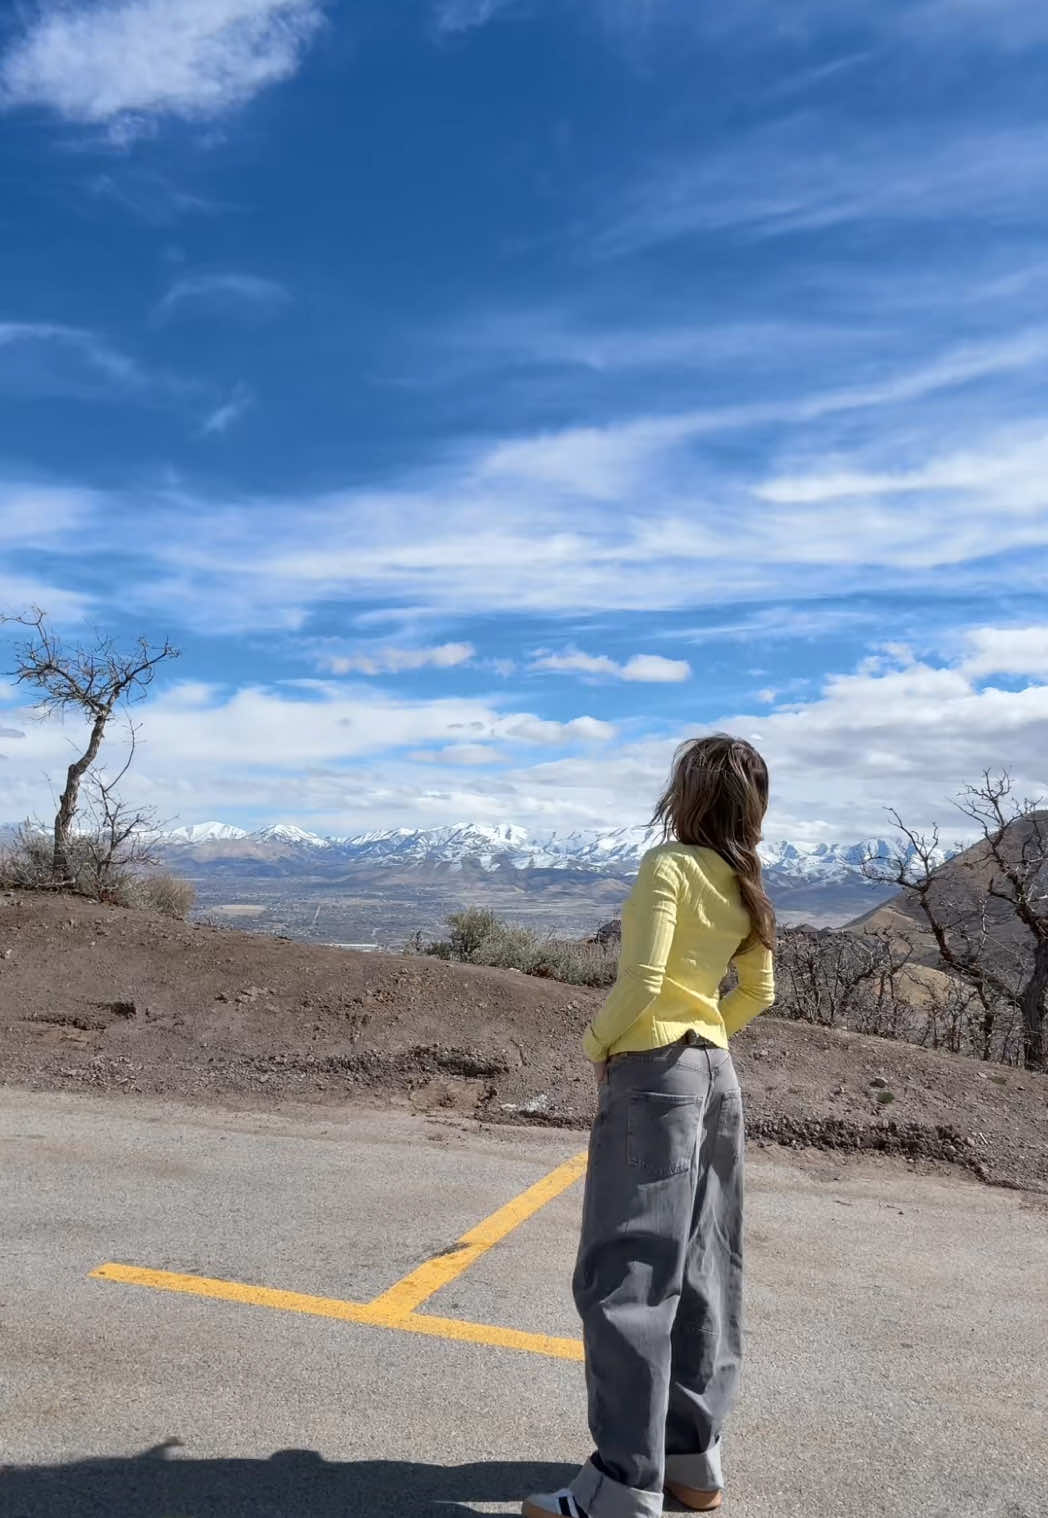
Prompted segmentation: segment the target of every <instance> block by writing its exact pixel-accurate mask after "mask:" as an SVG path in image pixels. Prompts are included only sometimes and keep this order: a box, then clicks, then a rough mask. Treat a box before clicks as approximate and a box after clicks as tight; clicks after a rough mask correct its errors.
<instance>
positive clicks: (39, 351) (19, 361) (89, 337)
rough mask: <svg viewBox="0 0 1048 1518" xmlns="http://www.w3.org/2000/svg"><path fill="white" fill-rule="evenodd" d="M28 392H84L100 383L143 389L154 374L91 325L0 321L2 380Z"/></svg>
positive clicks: (0, 370)
mask: <svg viewBox="0 0 1048 1518" xmlns="http://www.w3.org/2000/svg"><path fill="white" fill-rule="evenodd" d="M5 376H6V378H7V381H8V383H9V384H15V385H17V387H18V388H19V390H21V391H22V392H23V393H25V392H26V391H27V390H28V391H35V392H37V393H44V394H70V393H71V394H83V393H84V392H85V390H86V391H90V390H93V389H97V388H98V386H99V385H100V384H104V385H106V386H107V387H112V386H116V387H118V388H119V389H121V390H125V391H135V390H143V389H146V388H148V387H149V385H150V384H151V383H152V381H151V378H150V376H149V375H148V374H147V372H146V371H145V370H144V369H143V368H142V366H141V365H140V364H139V363H138V361H137V360H136V359H134V358H132V357H130V355H128V354H126V353H123V352H121V350H120V349H119V348H115V347H113V345H112V344H111V343H109V342H107V341H106V339H105V338H104V337H102V336H100V335H99V334H98V333H97V332H92V331H90V330H88V329H87V328H85V327H70V326H67V325H65V324H63V323H61V322H24V321H17V322H0V382H3V380H4V378H5Z"/></svg>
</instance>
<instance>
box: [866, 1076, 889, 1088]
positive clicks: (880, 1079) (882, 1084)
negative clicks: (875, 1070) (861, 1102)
mask: <svg viewBox="0 0 1048 1518" xmlns="http://www.w3.org/2000/svg"><path fill="white" fill-rule="evenodd" d="M870 1085H871V1086H872V1087H873V1088H874V1090H875V1091H883V1090H884V1089H885V1088H886V1087H887V1085H888V1082H887V1081H886V1080H885V1078H884V1076H883V1075H875V1076H874V1077H873V1080H872V1081H871V1082H870Z"/></svg>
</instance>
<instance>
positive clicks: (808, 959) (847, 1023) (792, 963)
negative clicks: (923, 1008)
mask: <svg viewBox="0 0 1048 1518" xmlns="http://www.w3.org/2000/svg"><path fill="white" fill-rule="evenodd" d="M912 955H913V948H912V945H911V944H910V943H908V942H907V941H906V940H905V939H903V938H900V937H898V936H895V935H891V934H888V933H883V932H878V933H854V932H848V931H837V932H834V931H832V930H830V929H816V928H808V927H798V928H782V929H781V930H780V933H779V941H778V947H777V950H776V980H777V982H778V993H777V997H776V1007H777V1008H778V1010H779V1011H780V1012H781V1013H782V1014H783V1015H784V1016H786V1017H792V1018H797V1019H798V1020H799V1021H802V1022H809V1023H816V1024H818V1025H819V1026H821V1027H826V1028H832V1027H844V1028H852V1029H855V1030H856V1031H858V1032H860V1033H873V1034H878V1035H880V1036H881V1037H882V1038H900V1037H907V1036H909V1032H910V1025H911V1023H912V1020H913V1019H912V1008H911V1006H910V1002H909V998H908V996H907V988H906V986H905V984H904V981H903V972H904V971H905V969H906V968H907V966H908V964H909V962H910V959H911V957H912Z"/></svg>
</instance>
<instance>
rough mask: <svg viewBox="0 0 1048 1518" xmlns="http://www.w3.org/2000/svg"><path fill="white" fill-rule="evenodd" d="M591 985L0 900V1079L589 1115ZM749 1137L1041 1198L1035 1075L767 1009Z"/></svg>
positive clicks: (572, 1122)
mask: <svg viewBox="0 0 1048 1518" xmlns="http://www.w3.org/2000/svg"><path fill="white" fill-rule="evenodd" d="M600 995H601V993H600V992H597V991H591V990H588V989H583V988H579V987H576V986H564V985H559V984H557V983H555V982H551V981H545V980H536V979H532V978H529V977H527V976H524V975H520V974H518V973H516V972H514V971H507V970H491V969H483V968H480V967H472V966H464V965H450V964H445V963H443V962H441V961H439V960H433V959H422V958H403V957H400V956H395V955H378V954H355V953H352V952H350V951H347V950H341V949H327V948H317V947H314V946H312V945H308V944H303V943H294V942H291V941H289V940H281V939H267V938H264V937H260V936H257V935H253V934H247V933H238V932H235V931H231V930H226V929H215V928H211V927H207V926H203V925H190V924H185V923H178V922H174V921H171V920H169V919H165V918H161V917H156V916H153V915H150V914H148V913H145V912H137V911H127V910H124V909H121V908H116V907H103V906H99V905H97V904H95V903H91V902H86V901H83V900H81V899H79V898H74V897H67V896H40V895H30V894H25V893H22V894H16V893H8V894H6V895H3V894H0V1081H5V1082H14V1083H18V1084H22V1085H29V1086H33V1087H38V1088H54V1087H65V1088H74V1089H76V1088H79V1089H93V1090H104V1091H106V1090H108V1091H129V1092H139V1093H146V1094H157V1095H163V1094H170V1095H175V1096H178V1097H182V1098H191V1099H192V1098H198V1099H210V1100H214V1099H220V1100H222V1101H224V1102H250V1103H251V1104H252V1105H258V1104H260V1103H265V1104H274V1105H275V1104H278V1103H280V1102H281V1101H288V1100H296V1101H303V1100H308V1101H315V1102H329V1103H330V1102H344V1101H357V1102H369V1103H375V1102H381V1103H394V1104H397V1105H410V1106H412V1107H414V1108H416V1109H418V1110H439V1109H446V1110H451V1111H457V1112H460V1113H468V1114H470V1115H474V1116H476V1117H479V1118H483V1119H485V1120H487V1121H503V1122H506V1121H508V1122H521V1121H524V1122H546V1123H558V1124H564V1125H566V1126H573V1127H575V1126H577V1127H581V1126H584V1125H586V1124H587V1123H588V1122H589V1120H590V1117H591V1115H592V1111H593V1090H592V1079H591V1076H590V1073H589V1070H588V1067H587V1066H586V1065H585V1062H584V1061H583V1059H582V1058H581V1055H580V1053H579V1037H580V1034H581V1031H582V1028H583V1027H584V1025H585V1023H586V1021H587V1020H588V1018H589V1017H590V1015H591V1014H592V1011H593V1009H594V1008H595V1007H596V1006H597V1005H598V1003H599V1000H600ZM733 1048H734V1051H735V1053H736V1056H737V1063H738V1066H739V1072H740V1076H741V1079H742V1082H743V1086H744V1088H745V1092H746V1100H747V1111H748V1122H749V1130H750V1136H751V1138H752V1139H754V1140H755V1141H757V1142H769V1141H772V1142H779V1143H786V1144H791V1145H794V1146H796V1147H802V1146H809V1145H810V1146H818V1147H822V1148H840V1149H852V1150H854V1149H869V1150H883V1151H885V1152H890V1153H898V1154H904V1155H908V1156H910V1157H911V1158H912V1159H914V1161H921V1162H923V1161H928V1162H943V1161H947V1162H951V1163H953V1164H959V1165H963V1166H965V1167H966V1168H967V1169H969V1170H971V1171H973V1172H975V1173H976V1174H977V1175H980V1176H981V1177H983V1178H984V1179H986V1180H992V1181H995V1182H998V1183H1001V1184H1006V1185H1017V1186H1023V1187H1030V1188H1033V1189H1038V1190H1041V1189H1044V1190H1048V1080H1046V1079H1045V1078H1044V1077H1041V1076H1034V1075H1028V1074H1024V1073H1022V1072H1019V1071H1014V1070H1006V1069H1002V1068H1000V1067H998V1066H983V1065H979V1064H977V1063H975V1062H973V1061H969V1060H963V1059H955V1058H952V1057H950V1056H948V1055H940V1054H935V1053H932V1052H930V1051H926V1050H921V1049H915V1048H912V1047H909V1046H907V1045H902V1044H893V1043H888V1042H885V1041H882V1040H879V1039H872V1038H864V1037H862V1036H860V1035H858V1034H848V1033H838V1032H835V1031H828V1030H826V1029H820V1028H812V1027H809V1026H807V1025H804V1024H799V1023H789V1022H782V1021H779V1020H778V1019H776V1018H774V1017H769V1016H766V1017H763V1018H760V1019H759V1020H758V1021H757V1022H756V1023H755V1024H754V1025H753V1026H752V1027H751V1028H749V1029H747V1031H746V1032H745V1033H744V1034H742V1035H741V1036H740V1037H739V1039H738V1040H737V1041H736V1042H735V1044H734V1045H733Z"/></svg>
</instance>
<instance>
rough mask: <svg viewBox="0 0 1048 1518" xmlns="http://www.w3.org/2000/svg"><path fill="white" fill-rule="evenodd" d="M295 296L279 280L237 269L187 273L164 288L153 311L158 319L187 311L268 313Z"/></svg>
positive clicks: (154, 316)
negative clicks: (207, 272) (213, 272)
mask: <svg viewBox="0 0 1048 1518" xmlns="http://www.w3.org/2000/svg"><path fill="white" fill-rule="evenodd" d="M290 300H291V295H290V292H289V291H288V290H287V288H286V287H285V286H284V285H282V284H280V282H279V281H278V280H275V279H266V278H263V277H262V276H261V275H258V274H243V273H237V272H235V271H230V272H227V273H217V274H186V275H183V276H182V277H181V278H179V279H176V280H175V281H174V283H173V284H172V285H171V286H170V287H169V288H168V289H167V290H166V291H165V292H164V295H163V297H162V299H161V300H160V301H159V302H158V304H157V305H156V307H155V308H154V311H153V319H154V321H157V322H165V321H170V320H172V318H174V317H175V316H178V315H181V314H183V313H186V312H197V313H203V314H206V315H211V314H213V313H214V312H216V311H223V312H229V311H233V312H236V313H239V314H240V315H242V316H243V315H247V316H258V315H268V314H270V313H272V312H274V311H278V310H280V309H281V308H282V307H284V306H286V305H287V304H288V303H289V301H290Z"/></svg>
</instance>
